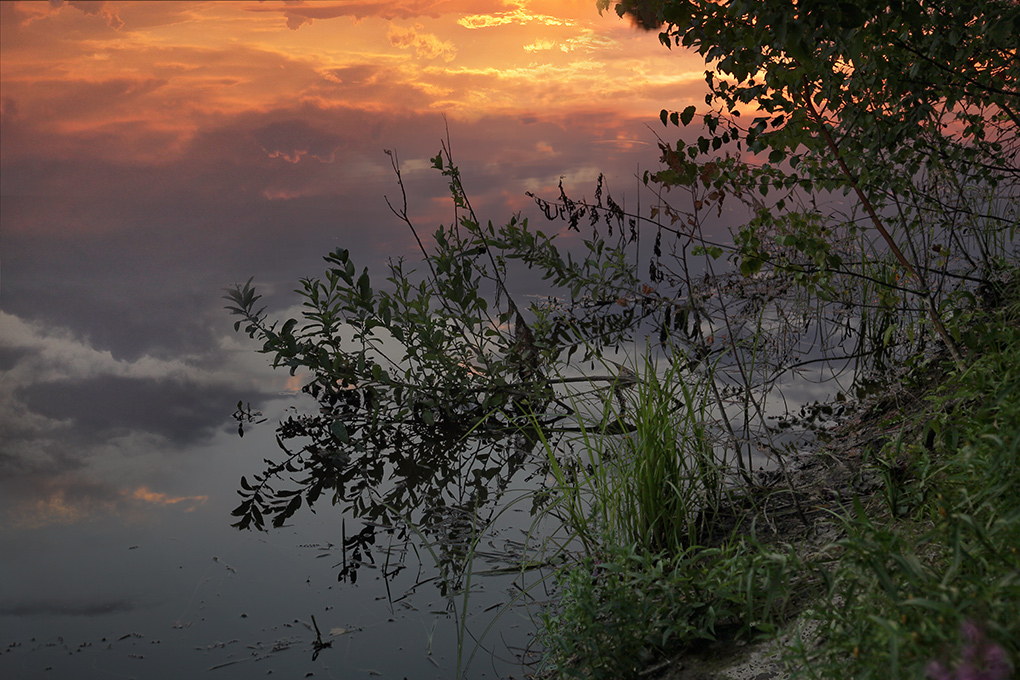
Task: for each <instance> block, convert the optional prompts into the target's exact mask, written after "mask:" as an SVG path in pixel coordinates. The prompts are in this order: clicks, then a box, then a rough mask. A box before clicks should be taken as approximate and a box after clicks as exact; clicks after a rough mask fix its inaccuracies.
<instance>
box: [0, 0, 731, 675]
mask: <svg viewBox="0 0 1020 680" xmlns="http://www.w3.org/2000/svg"><path fill="white" fill-rule="evenodd" d="M355 11H356V12H357V15H356V16H355V15H352V12H355ZM0 13H2V16H0V19H2V20H0V31H2V36H0V38H2V40H0V45H2V50H3V54H2V56H3V59H2V60H0V78H2V83H3V88H2V90H3V95H2V98H0V118H2V125H0V142H2V144H0V193H2V201H0V224H2V227H0V232H2V235H3V244H2V251H0V264H2V275H3V276H2V287H0V372H2V375H0V645H2V647H0V676H3V677H4V678H34V677H38V676H40V675H43V676H45V675H46V673H45V669H46V668H52V671H51V672H50V674H51V675H52V676H53V677H75V678H109V677H144V678H161V677H166V678H179V677H192V676H195V675H202V674H205V673H207V672H208V674H209V675H210V677H221V678H235V677H236V678H248V677H252V675H253V674H254V673H256V672H257V673H258V674H260V675H261V674H266V673H267V672H268V671H269V670H273V671H274V672H275V674H284V675H285V676H286V677H296V676H297V673H299V672H300V673H301V675H304V673H305V672H308V673H311V672H314V673H315V675H316V677H322V676H324V677H345V678H347V677H363V676H367V675H369V672H370V671H376V672H379V673H381V674H382V676H383V677H404V676H405V675H406V676H409V677H444V678H448V677H453V675H454V673H455V668H456V637H457V636H456V620H455V619H454V618H453V617H451V616H450V615H449V614H448V613H446V611H445V610H446V607H447V602H446V601H445V600H444V599H443V598H441V597H440V596H439V589H438V588H437V587H436V585H435V583H426V584H424V585H422V586H419V587H418V588H417V589H416V590H415V593H414V595H413V596H412V597H411V598H409V599H408V600H404V601H402V602H401V603H398V604H395V605H390V604H389V602H390V600H396V599H398V598H399V597H400V596H401V595H402V594H403V591H404V590H405V589H407V588H408V587H411V586H413V585H414V584H415V583H416V582H417V581H419V580H423V579H426V578H428V575H429V573H430V572H429V571H428V570H429V567H428V564H427V563H428V562H429V558H428V557H427V555H426V554H425V553H421V552H419V554H415V553H414V551H410V552H406V553H401V554H403V555H404V557H403V559H405V560H406V567H405V569H404V570H403V571H401V572H400V573H399V574H397V576H395V577H394V578H393V580H392V582H391V583H390V588H389V592H388V593H387V589H386V587H385V585H386V584H385V582H384V581H383V580H381V579H380V578H379V575H378V572H379V570H378V569H375V570H372V569H370V568H366V569H364V570H362V572H361V573H360V576H359V580H358V582H357V584H351V583H340V582H338V581H337V575H338V572H339V571H340V569H341V568H342V567H341V566H339V565H341V564H342V557H341V555H340V554H339V552H338V551H337V550H336V549H335V547H336V546H337V545H339V544H340V542H341V532H342V526H343V525H342V524H341V516H340V513H339V512H338V511H335V510H334V509H332V508H331V507H330V506H329V505H328V503H324V504H322V505H321V507H320V508H319V512H318V514H311V513H309V512H307V510H302V511H301V512H300V513H299V514H298V515H297V516H296V517H295V518H294V519H293V520H292V521H291V522H290V523H289V526H287V527H285V528H283V529H280V530H276V531H272V532H270V533H268V534H254V533H238V532H237V531H236V530H234V529H231V528H230V527H229V524H230V522H231V521H232V518H231V517H230V510H232V509H233V508H234V506H235V505H236V503H237V496H236V494H235V490H236V489H237V484H238V479H239V477H240V476H241V475H242V474H249V475H250V474H251V473H253V472H258V471H261V469H262V463H261V461H262V459H263V458H265V457H275V456H277V454H278V450H277V448H276V444H275V442H274V441H273V432H272V430H273V425H274V424H275V422H276V421H277V420H278V419H279V418H280V417H281V416H282V415H283V413H284V409H285V408H286V407H287V406H289V405H291V404H292V403H294V402H295V400H296V399H297V398H296V397H293V396H283V397H281V395H288V394H291V393H293V391H294V390H295V389H297V388H298V387H299V381H297V380H295V379H293V378H288V376H287V375H286V374H285V373H283V372H280V373H273V372H272V371H271V370H269V368H268V367H267V365H266V361H265V358H264V357H261V356H258V355H256V354H255V353H254V352H253V346H252V344H251V343H250V342H248V341H247V339H246V338H245V337H244V336H243V335H237V334H234V333H232V332H231V331H232V329H231V326H232V322H233V321H234V319H232V318H231V317H229V316H228V315H227V314H226V312H225V311H224V310H223V309H222V305H223V301H222V300H221V299H220V295H221V294H222V289H223V288H224V287H225V286H229V285H231V284H233V283H235V282H243V281H245V280H247V278H248V277H249V276H253V275H254V276H256V284H257V285H259V291H260V292H261V293H262V294H263V295H264V300H265V302H266V303H267V304H268V305H269V306H270V309H271V310H275V311H276V312H277V313H278V315H279V316H284V317H285V316H287V315H288V312H287V310H286V308H287V307H288V306H290V305H293V304H295V298H294V296H293V295H292V294H291V290H292V289H293V288H294V287H295V285H296V282H297V280H298V279H299V278H301V277H303V276H309V275H316V274H318V273H320V272H321V270H322V261H321V256H322V255H323V254H325V253H327V252H329V251H331V250H332V249H334V248H336V247H338V246H342V247H346V248H349V249H351V251H352V255H353V256H355V257H356V258H357V260H358V262H359V263H364V264H368V265H370V266H371V267H372V268H373V269H374V271H375V272H376V273H377V274H378V273H379V272H381V271H382V265H383V263H384V262H385V260H386V259H387V258H390V257H402V256H408V257H410V258H415V257H416V252H417V251H416V246H415V243H414V240H413V238H412V236H411V234H409V233H407V231H406V229H405V228H404V227H403V226H402V225H400V224H399V223H398V221H397V220H396V219H395V218H394V217H393V216H392V215H391V214H390V213H389V211H388V210H387V208H386V205H385V202H384V196H385V195H387V194H388V195H391V196H393V195H394V194H395V193H396V192H397V188H396V185H395V183H394V177H393V175H392V172H391V170H390V168H389V158H388V157H387V156H385V155H384V154H383V149H395V150H397V152H398V154H399V157H400V159H401V167H402V171H403V177H404V180H405V182H406V184H407V188H408V191H409V195H408V199H409V206H410V209H411V216H412V218H413V219H415V221H416V222H417V223H418V224H419V225H420V226H421V228H422V229H423V231H424V232H425V233H428V232H430V231H431V229H432V228H433V227H434V225H436V224H438V223H440V222H443V221H449V219H450V218H451V214H452V213H451V211H450V209H449V204H448V203H447V202H446V201H445V200H444V196H445V182H444V180H443V178H442V177H440V176H439V175H438V173H435V172H434V171H431V170H429V169H428V158H429V157H431V156H433V155H435V153H436V151H437V150H438V148H439V140H440V139H441V138H443V137H444V136H445V135H446V134H447V129H448V130H449V134H450V138H451V142H452V145H453V149H454V153H455V157H456V158H455V160H456V161H457V162H458V164H459V165H460V166H461V168H462V170H463V172H464V176H465V184H466V185H467V188H468V190H469V191H470V192H471V194H472V200H473V202H474V205H475V207H476V209H477V210H478V212H479V215H480V216H485V218H491V219H493V220H505V219H507V218H508V217H509V216H510V214H511V213H513V212H514V211H517V210H524V211H525V215H531V216H532V219H538V220H541V219H542V218H541V217H540V216H539V215H538V211H537V210H534V209H532V207H531V206H530V202H529V199H528V198H527V197H526V196H525V192H526V191H532V192H535V193H536V194H537V195H539V196H547V197H555V196H557V195H558V189H557V185H558V184H559V183H560V182H561V181H562V182H563V184H564V187H565V188H566V190H567V191H568V192H569V193H571V195H574V196H583V195H588V194H590V192H591V191H592V190H593V187H594V184H595V180H596V178H597V177H598V174H599V173H600V172H605V173H606V177H607V180H608V182H609V186H610V188H611V190H612V191H613V193H614V196H615V197H616V198H617V200H618V201H621V202H623V201H625V200H626V201H630V203H629V204H627V205H628V206H629V207H633V206H635V205H636V204H637V202H638V194H637V184H638V183H637V180H636V179H635V177H634V175H635V173H639V172H640V171H641V170H643V169H647V168H654V167H655V165H656V164H657V158H658V155H659V152H658V149H657V147H656V136H655V135H656V133H657V132H659V131H660V130H661V127H659V124H658V112H659V110H660V109H661V108H664V107H665V108H670V109H678V108H683V107H685V106H687V105H688V104H690V103H697V102H699V101H701V100H702V98H703V88H702V76H703V67H702V66H701V64H700V63H699V62H698V60H697V59H692V58H691V57H690V56H688V55H684V54H682V53H678V52H670V51H667V50H665V49H664V48H663V47H662V46H661V45H659V44H658V42H657V40H656V39H655V36H654V35H649V34H644V33H639V32H636V31H634V30H633V29H631V28H630V27H629V26H628V25H627V24H626V23H624V22H621V21H619V20H618V19H617V18H616V17H615V16H612V15H608V16H605V17H599V16H598V14H597V12H596V11H595V9H594V2H593V0H578V1H577V2H570V3H565V2H560V1H559V0H557V1H556V2H553V1H552V0H549V1H546V2H543V1H540V0H534V1H531V2H528V1H525V0H522V1H520V2H503V1H501V0H491V1H488V2H460V1H458V0H450V1H449V2H445V3H438V4H437V3H432V2H417V1H416V0H406V1H402V2H379V3H371V2H369V3H343V2H341V3H319V4H317V5H300V4H293V3H282V2H265V3H258V4H257V5H256V4H255V3H251V4H250V5H249V4H245V3H192V2H164V3H93V4H79V5H75V6H72V5H71V4H69V3H68V4H65V3H60V2H51V3H45V2H21V3H11V2H4V3H0ZM444 115H445V118H444ZM673 134H675V132H674V133H673ZM562 226H563V225H558V227H557V228H562ZM717 226H718V228H719V229H720V230H722V229H724V228H725V216H724V219H723V221H722V222H721V223H720V224H719V225H717ZM545 228H549V227H545ZM569 238H576V237H569ZM523 283H524V284H525V286H526V285H528V284H529V282H527V281H524V282H523ZM535 283H536V284H537V282H535ZM536 290H539V288H538V287H537V285H536ZM239 400H243V401H245V402H251V403H252V405H253V407H254V408H257V409H262V410H263V411H264V412H265V413H266V415H267V416H268V417H269V422H267V423H266V424H264V425H262V426H260V427H258V428H255V429H254V430H249V431H248V433H247V434H246V436H245V438H244V439H239V438H238V437H237V434H236V431H235V430H236V424H235V423H234V422H233V421H232V420H231V419H230V412H231V411H232V410H233V408H234V406H235V405H236V403H237V402H238V401H239ZM518 482H520V483H523V482H521V481H520V480H515V482H514V483H515V484H516V483H518ZM518 513H523V516H524V517H525V519H523V520H520V519H519V518H520V517H522V515H520V514H518ZM501 522H504V523H505V525H501V526H500V527H499V528H497V529H495V530H494V532H495V533H493V534H492V540H493V541H494V542H495V543H494V544H493V545H492V546H490V547H491V550H492V551H495V552H499V551H500V550H502V549H504V548H505V544H504V543H501V541H516V540H519V538H520V537H519V531H520V527H521V526H526V525H527V524H528V523H529V522H530V518H529V517H527V510H526V508H523V507H522V508H519V509H516V510H515V511H514V512H509V513H507V514H506V515H505V516H504V517H502V518H501ZM346 529H347V530H348V531H357V530H359V528H358V526H357V522H356V520H353V519H352V518H348V519H347V524H346ZM515 532H516V533H515ZM321 546H333V548H332V549H330V550H324V549H321ZM394 554H397V553H394ZM419 558H421V560H419ZM419 561H424V562H426V566H425V567H423V571H419V567H418V562H419ZM483 566H486V568H488V567H491V565H489V564H488V563H485V564H484V565H483ZM475 587H477V588H480V590H481V591H480V592H479V593H478V594H477V595H473V596H472V598H471V601H470V603H469V605H468V607H469V609H470V610H471V611H472V612H475V617H474V618H472V620H471V626H470V629H471V631H472V632H473V633H474V634H475V635H480V634H481V631H483V630H484V629H485V627H486V626H487V625H488V621H489V620H491V618H492V617H493V616H495V614H496V612H498V611H499V608H498V607H497V608H496V609H491V610H490V609H489V608H490V607H492V606H493V605H495V604H496V603H506V602H508V601H509V597H510V596H509V594H508V593H509V592H513V586H512V578H508V577H499V578H497V577H486V578H482V579H480V580H478V581H476V582H475ZM539 597H540V596H539ZM433 611H441V612H443V613H442V614H439V615H434V614H432V613H431V612H433ZM313 614H314V615H315V616H316V620H317V622H318V625H319V627H320V629H321V631H322V633H323V634H324V635H329V631H332V630H334V629H343V630H345V631H349V630H355V631H356V632H352V633H347V634H343V635H339V636H337V637H334V638H333V645H332V647H331V648H329V649H325V650H322V653H321V654H320V655H319V656H318V658H317V659H316V660H315V661H312V660H311V657H312V642H313V641H314V640H315V635H314V632H313V631H312V630H310V629H309V628H308V626H307V625H306V624H308V623H310V621H311V619H310V617H311V616H312V615H313ZM526 615H527V612H526V611H524V610H517V609H514V610H511V611H510V612H509V613H508V614H506V615H505V616H504V619H503V623H502V624H501V628H500V630H499V633H498V635H497V634H495V633H494V634H492V635H491V636H490V637H491V638H492V639H495V638H497V637H504V638H506V641H505V642H506V644H509V645H510V646H511V647H513V646H516V647H524V646H526V645H527V643H528V637H527V632H528V631H529V630H530V629H531V623H530V622H529V621H527V620H525V619H522V618H521V617H525V616H526ZM390 619H394V620H393V621H391V620H390ZM433 627H434V628H433ZM430 644H431V649H432V655H431V657H429V656H428V654H427V651H428V649H429V646H430ZM499 644H500V645H502V647H503V649H504V650H505V646H506V645H505V644H504V643H503V642H500V643H499ZM470 647H471V645H468V648H470ZM396 652H399V653H396ZM433 662H434V663H433ZM498 668H499V670H498V671H497V670H494V668H493V662H492V661H491V660H490V658H489V656H488V655H487V654H479V656H478V657H477V658H476V659H475V660H474V662H473V664H472V666H471V669H472V670H471V677H495V676H496V675H499V674H507V673H510V672H516V673H518V674H519V672H520V670H519V667H518V668H517V671H513V670H508V669H510V668H512V666H499V667H498ZM210 669H215V670H210Z"/></svg>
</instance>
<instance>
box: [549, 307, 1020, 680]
mask: <svg viewBox="0 0 1020 680" xmlns="http://www.w3.org/2000/svg"><path fill="white" fill-rule="evenodd" d="M1014 297H1015V296H1014ZM1011 304H1012V307H1009V306H1007V307H1003V308H1000V309H996V310H995V311H993V312H982V313H980V314H978V315H977V316H976V317H975V321H974V323H973V324H972V325H971V326H970V330H969V331H968V332H966V333H965V334H964V336H963V337H962V338H961V339H962V340H963V341H964V343H965V345H966V346H967V347H968V356H967V366H966V368H964V369H960V368H957V367H954V366H953V365H952V364H951V363H950V362H948V361H941V360H940V359H938V358H935V359H930V360H928V361H925V362H920V361H919V362H917V363H916V364H915V365H913V366H911V367H907V368H905V370H904V375H903V378H902V379H901V380H897V382H896V383H895V384H894V385H892V386H889V387H888V388H887V389H886V390H885V391H884V392H882V393H881V394H878V395H876V396H874V397H872V398H871V399H869V400H866V401H865V402H863V403H861V404H860V405H859V406H858V407H857V408H856V409H855V410H854V411H853V412H852V413H851V414H849V415H848V416H847V417H846V419H845V420H844V422H842V424H841V425H839V426H838V427H837V428H835V429H833V430H831V431H830V432H828V433H827V435H828V436H827V439H828V440H827V441H825V442H823V443H822V444H821V445H820V446H819V448H818V450H817V451H814V452H811V453H808V454H802V455H799V456H797V457H796V458H792V459H790V460H788V461H787V465H788V469H789V477H788V478H787V479H786V480H784V482H783V483H782V484H780V483H778V482H775V483H774V484H775V485H774V486H771V487H770V486H768V485H767V484H765V483H764V480H762V488H761V489H752V493H754V492H757V499H756V501H757V502H755V503H753V504H752V505H753V512H750V513H748V514H747V515H745V516H743V517H742V519H741V524H742V527H741V528H740V529H739V530H738V531H736V532H734V534H733V535H734V538H733V539H731V541H730V543H729V545H731V546H732V545H736V544H739V545H740V546H751V550H752V551H756V557H755V558H754V559H750V560H749V561H748V562H747V563H748V564H758V562H756V561H755V560H756V559H758V557H761V559H763V560H765V561H766V562H767V563H769V564H771V565H772V566H771V567H770V569H771V571H769V572H768V574H767V578H766V579H765V580H766V582H767V585H766V586H761V584H760V583H758V581H760V580H761V578H762V577H761V574H759V573H758V572H754V573H752V572H750V571H749V572H748V573H747V576H746V580H744V581H740V582H732V583H731V582H727V581H725V580H724V581H720V582H718V583H715V584H714V587H715V588H717V589H718V588H720V587H723V588H725V587H729V586H732V587H733V588H734V589H735V591H739V590H740V589H741V588H745V589H746V590H747V592H748V593H750V592H751V590H752V589H754V588H758V592H757V594H756V595H755V597H751V596H747V597H746V598H744V599H740V597H739V595H740V593H739V592H736V593H735V594H732V595H727V596H725V598H724V599H726V598H728V599H726V601H727V602H738V601H739V602H740V603H741V604H744V603H745V600H746V602H747V607H746V609H745V610H742V611H741V610H740V609H739V607H738V608H735V609H732V610H730V611H729V612H726V611H722V610H720V616H719V617H717V618H715V617H708V618H703V619H701V620H702V621H708V622H709V627H708V628H707V629H703V630H700V631H698V633H700V634H697V633H696V634H694V635H691V634H688V635H687V636H673V635H671V634H670V630H672V629H671V628H668V627H667V628H664V631H663V635H662V637H661V638H660V639H659V640H654V636H649V640H650V642H651V643H652V644H650V645H649V646H648V648H647V649H646V650H645V651H644V653H643V654H642V657H641V658H643V662H642V663H641V664H640V665H638V666H635V667H633V673H632V674H631V677H637V678H652V679H656V680H724V679H726V680H785V679H787V678H819V679H821V678H825V679H832V678H875V679H876V680H877V679H878V678H882V679H883V680H884V679H887V678H919V679H920V678H930V679H931V680H958V679H961V678H964V677H966V678H974V679H975V680H977V679H981V680H1008V678H1011V677H1013V676H1012V668H1015V664H1016V663H1017V659H1018V658H1020V657H1018V651H1020V650H1018V648H1017V647H1018V643H1017V640H1020V555H1018V553H1017V546H1020V498H1018V496H1020V495H1018V494H1017V493H1016V489H1018V488H1020V462H1018V451H1020V323H1018V320H1020V314H1018V313H1017V304H1016V301H1015V300H1014V301H1013V302H1012V303H1011ZM692 563H693V564H697V563H696V562H692V561H691V560H689V559H688V560H687V562H686V564H680V563H678V565H677V568H690V565H691V564H692ZM660 568H661V567H660ZM670 568H671V567H668V566H667V567H666V568H665V571H664V572H663V573H664V574H665V576H664V577H659V578H658V580H656V581H655V582H653V585H652V588H653V590H654V589H655V588H656V587H658V586H657V585H656V584H657V583H659V582H661V581H666V582H672V581H671V579H673V580H677V578H678V577H677V576H676V573H675V572H671V571H669V569H670ZM629 578H630V580H629V581H627V583H628V584H630V586H634V585H635V584H641V583H646V582H648V581H647V580H644V581H643V580H642V579H641V578H637V577H629ZM734 579H740V574H736V575H735V576H734ZM734 579H731V581H732V580H734ZM756 583H757V585H755V584H756ZM763 588H765V589H766V590H765V592H766V593H767V598H768V599H772V598H774V601H768V602H766V606H765V607H764V610H763V609H762V606H761V602H762V599H763V597H762V595H761V592H760V591H762V589H763ZM609 590H610V588H609V587H608V586H606V587H603V590H602V591H601V592H598V593H596V595H594V596H593V597H592V598H591V601H592V602H600V598H601V601H602V603H601V604H599V606H604V601H605V599H606V598H607V597H612V593H609ZM699 595H700V596H701V597H703V598H704V593H699ZM645 596H650V597H652V598H653V599H654V598H659V599H662V598H663V597H665V598H666V599H669V598H670V597H673V595H672V594H664V593H662V592H658V593H655V592H653V593H651V594H650V595H649V594H648V593H639V592H636V591H635V592H632V593H631V597H632V599H633V600H634V601H635V602H636V601H640V600H641V599H642V598H643V597H645ZM755 598H757V599H755ZM618 599H619V598H618ZM681 599H682V598H681ZM752 600H754V602H752ZM706 601H707V600H706ZM752 604H753V606H752ZM614 606H615V607H616V609H615V610H614V609H612V608H609V609H608V610H607V611H609V612H610V616H619V614H620V611H619V609H620V604H619V601H617V602H616V604H615V605H614ZM707 606H714V603H710V604H708V605H707ZM655 611H657V612H662V611H669V612H676V611H682V610H680V609H677V608H676V607H675V606H674V608H673V609H668V610H662V609H659V610H655ZM608 623H612V622H608ZM668 625H674V623H670V624H668ZM600 634H601V631H600ZM646 636H647V633H646ZM663 641H665V644H663ZM968 664H969V665H968ZM975 669H976V670H975ZM971 671H974V672H973V673H972V672H971ZM560 673H561V676H562V677H592V678H600V677H610V676H608V675H606V674H605V673H604V672H603V671H602V670H599V669H598V668H596V667H595V666H593V665H591V664H589V663H588V662H587V661H585V660H583V659H582V658H580V656H579V657H577V658H575V659H574V663H573V664H572V665H568V666H564V665H561V667H560ZM966 673H971V674H970V675H967V674H966ZM550 677H556V676H550Z"/></svg>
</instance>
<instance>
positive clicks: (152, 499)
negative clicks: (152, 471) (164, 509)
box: [130, 486, 209, 512]
mask: <svg viewBox="0 0 1020 680" xmlns="http://www.w3.org/2000/svg"><path fill="white" fill-rule="evenodd" d="M130 498H132V499H133V500H136V501H143V502H145V503H149V504H151V505H162V506H167V505H177V504H178V503H191V504H192V505H191V507H189V508H187V509H186V510H185V511H184V512H193V511H194V510H195V508H197V507H198V506H199V505H202V504H203V503H205V502H206V501H207V500H209V497H208V496H168V495H167V494H165V493H157V492H154V491H150V490H149V487H147V486H140V487H138V488H137V489H135V490H134V491H133V492H131V493H130Z"/></svg>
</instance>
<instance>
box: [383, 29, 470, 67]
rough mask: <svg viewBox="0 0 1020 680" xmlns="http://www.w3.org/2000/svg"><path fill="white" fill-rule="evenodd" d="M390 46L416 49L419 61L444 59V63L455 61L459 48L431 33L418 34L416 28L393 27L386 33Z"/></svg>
mask: <svg viewBox="0 0 1020 680" xmlns="http://www.w3.org/2000/svg"><path fill="white" fill-rule="evenodd" d="M386 37H387V39H389V41H390V44H391V45H393V46H394V47H399V48H400V49H407V48H409V47H413V48H414V53H415V55H416V56H417V57H418V58H419V59H435V58H436V57H442V58H443V61H447V62H449V61H453V59H454V58H455V57H456V56H457V48H456V47H454V46H453V43H451V42H449V41H443V40H440V39H439V38H437V37H436V36H434V35H432V34H430V33H418V32H417V31H416V30H415V29H414V28H400V27H399V26H391V27H390V30H389V31H387V32H386Z"/></svg>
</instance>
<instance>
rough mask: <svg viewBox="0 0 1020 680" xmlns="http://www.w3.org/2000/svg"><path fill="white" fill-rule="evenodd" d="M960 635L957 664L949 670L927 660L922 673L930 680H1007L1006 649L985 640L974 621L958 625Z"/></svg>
mask: <svg viewBox="0 0 1020 680" xmlns="http://www.w3.org/2000/svg"><path fill="white" fill-rule="evenodd" d="M960 636H961V637H962V638H963V642H964V645H963V649H962V650H961V661H960V665H959V666H957V668H956V670H955V671H951V670H949V669H948V668H946V667H945V666H943V665H942V664H941V663H939V662H938V661H932V662H930V663H929V664H928V665H927V667H925V672H926V673H927V674H928V677H929V678H930V679H931V680H1009V679H1010V678H1011V677H1012V673H1013V665H1012V664H1011V663H1010V662H1009V657H1008V656H1007V654H1006V650H1005V649H1003V648H1002V647H1001V646H999V645H997V644H995V643H994V642H990V641H988V640H986V639H985V634H984V631H982V630H981V627H980V626H978V625H977V624H976V623H974V622H973V621H965V622H964V623H963V625H962V626H960Z"/></svg>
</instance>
